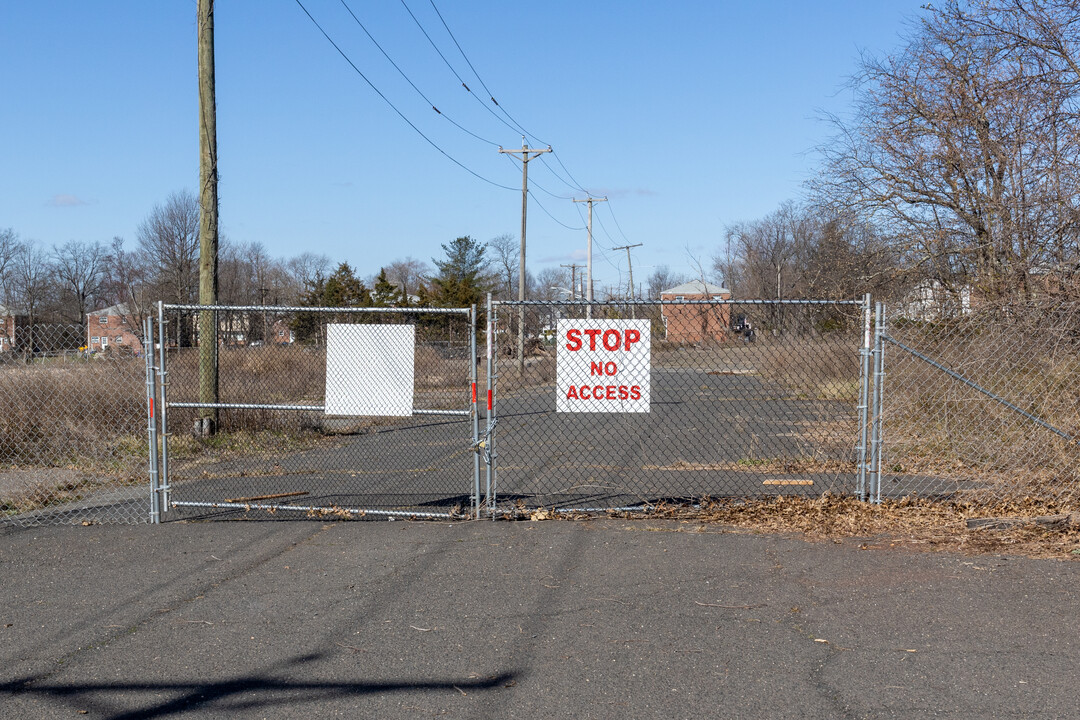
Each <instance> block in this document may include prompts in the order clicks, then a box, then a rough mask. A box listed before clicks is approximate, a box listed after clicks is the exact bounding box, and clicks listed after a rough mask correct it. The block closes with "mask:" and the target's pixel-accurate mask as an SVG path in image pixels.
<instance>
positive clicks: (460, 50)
mask: <svg viewBox="0 0 1080 720" xmlns="http://www.w3.org/2000/svg"><path fill="white" fill-rule="evenodd" d="M403 1H404V0H403ZM428 2H430V3H431V7H432V9H433V10H435V14H436V15H438V16H439V21H440V22H442V26H443V27H444V28H446V32H447V34H449V35H450V39H451V40H453V41H454V45H455V46H456V47H457V49H458V52H459V53H461V57H463V58H465V63H466V64H467V65H468V66H469V69H470V70H472V71H473V75H475V76H476V79H477V81H478V82H479V83H480V87H482V88H484V92H486V93H487V94H488V98H489V99H490V100H491V102H492V103H494V104H495V107H497V108H499V110H501V111H502V113H503V115H505V116H506V117H507V119H508V120H509V121H510V122H512V123H514V125H516V126H517V129H518V130H520V131H521V132H522V133H523V134H525V135H528V136H529V137H531V138H532V139H533V140H534V141H536V142H537V143H539V144H541V145H551V143H546V142H544V141H543V140H541V139H540V138H538V137H536V136H535V135H533V134H532V133H531V132H529V131H528V130H526V129H525V128H524V127H522V126H521V123H519V122H518V121H517V120H515V119H514V118H513V117H512V116H511V115H510V113H508V112H507V111H506V108H504V107H503V106H502V105H500V104H499V101H498V100H496V99H495V93H493V92H491V90H490V89H489V88H488V86H487V84H486V83H485V82H484V79H483V78H482V77H480V73H478V72H476V68H475V67H473V64H472V61H471V60H469V56H468V55H466V54H465V50H463V49H462V47H461V44H460V43H459V42H458V41H457V38H456V37H454V33H453V31H452V30H451V29H450V26H449V25H447V24H446V20H445V19H444V18H443V16H442V13H441V12H439V8H437V7H436V6H435V0H428Z"/></svg>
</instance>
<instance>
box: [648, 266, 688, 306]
mask: <svg viewBox="0 0 1080 720" xmlns="http://www.w3.org/2000/svg"><path fill="white" fill-rule="evenodd" d="M687 280H688V278H687V277H686V276H685V275H683V274H682V273H673V272H671V268H669V267H668V266H667V265H661V266H660V267H658V268H656V269H655V270H653V273H652V275H650V276H649V281H648V282H649V284H648V293H649V294H648V299H649V300H659V299H660V293H661V292H663V291H664V290H670V289H671V288H673V287H676V286H678V285H682V284H683V283H684V282H687Z"/></svg>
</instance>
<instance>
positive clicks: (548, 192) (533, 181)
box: [503, 154, 574, 200]
mask: <svg viewBox="0 0 1080 720" xmlns="http://www.w3.org/2000/svg"><path fill="white" fill-rule="evenodd" d="M503 157H505V158H506V159H507V161H509V162H510V163H511V164H512V165H513V166H514V167H517V162H515V161H514V159H513V158H512V157H510V156H509V155H507V154H504V155H503ZM541 157H543V156H541ZM533 186H535V187H537V188H539V189H540V190H542V191H543V192H545V193H547V194H548V195H550V196H551V197H553V198H555V199H556V200H573V199H574V198H572V197H570V196H569V195H559V194H557V193H553V192H551V191H550V190H548V189H547V188H545V187H544V186H543V185H541V184H540V183H538V182H536V180H533V179H530V180H529V187H533Z"/></svg>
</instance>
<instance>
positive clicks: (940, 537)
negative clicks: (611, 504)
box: [612, 494, 1080, 559]
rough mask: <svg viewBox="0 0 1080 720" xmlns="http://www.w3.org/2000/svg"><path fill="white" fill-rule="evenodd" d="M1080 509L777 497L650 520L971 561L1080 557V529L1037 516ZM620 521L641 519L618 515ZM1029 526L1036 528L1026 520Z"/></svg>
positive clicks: (662, 510) (663, 510)
mask: <svg viewBox="0 0 1080 720" xmlns="http://www.w3.org/2000/svg"><path fill="white" fill-rule="evenodd" d="M1075 510H1076V508H1072V507H1065V506H1062V505H1059V504H1055V503H1051V502H1047V501H1044V500H1038V499H1035V498H1025V499H1023V500H1020V501H1017V502H1003V503H1000V504H998V505H993V506H988V505H986V504H978V505H976V504H973V503H972V504H968V503H964V502H949V501H940V500H938V501H930V500H921V499H911V498H905V499H903V500H883V501H882V503H881V504H880V505H874V504H871V503H866V502H862V501H859V500H857V499H855V498H853V497H845V496H836V495H829V494H825V495H823V496H821V497H818V498H803V497H792V496H777V497H775V498H770V499H763V500H708V499H706V500H703V501H702V502H701V503H699V504H698V505H696V506H677V505H671V506H658V507H656V508H654V510H653V512H651V513H649V515H648V518H650V519H659V518H663V519H671V520H680V521H682V522H683V523H685V526H684V527H685V529H681V528H680V531H682V532H693V531H698V532H708V531H709V530H710V529H711V526H717V525H725V526H728V527H730V528H737V529H738V530H742V531H747V532H754V533H799V534H801V535H802V536H803V537H805V538H806V539H808V540H810V541H825V540H832V541H835V542H843V541H845V540H860V539H861V540H864V541H865V542H863V543H862V545H861V547H863V548H865V549H869V548H880V547H904V548H909V549H915V550H922V551H939V550H947V551H955V552H962V553H966V554H972V555H981V554H1008V555H1022V556H1026V557H1036V558H1057V559H1078V558H1080V525H1078V524H1077V523H1075V522H1069V521H1063V522H1060V523H1055V524H1038V523H1036V522H1035V519H1036V518H1046V517H1048V516H1060V515H1066V514H1067V513H1069V512H1070V511H1075ZM612 515H613V516H617V517H627V518H628V517H640V515H630V514H626V513H612ZM973 518H1011V519H1018V521H1017V522H1015V523H1012V524H1011V526H1010V527H1007V528H1005V529H991V528H978V529H971V528H969V527H968V525H967V521H968V520H969V519H973ZM1027 520H1029V521H1030V522H1027Z"/></svg>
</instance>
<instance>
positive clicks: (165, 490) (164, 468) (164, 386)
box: [150, 300, 171, 512]
mask: <svg viewBox="0 0 1080 720" xmlns="http://www.w3.org/2000/svg"><path fill="white" fill-rule="evenodd" d="M166 338H168V335H167V334H166V333H165V302H164V301H162V300H158V335H157V339H158V343H157V346H158V385H159V386H160V387H161V407H160V408H158V416H159V417H160V418H161V505H162V511H163V512H169V490H170V487H171V486H170V485H169V423H168V415H167V412H168V408H169V402H168V390H169V371H168V369H167V368H166V367H165V345H166ZM150 352H151V354H152V353H153V352H154V347H153V345H151V346H150Z"/></svg>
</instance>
